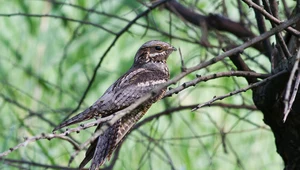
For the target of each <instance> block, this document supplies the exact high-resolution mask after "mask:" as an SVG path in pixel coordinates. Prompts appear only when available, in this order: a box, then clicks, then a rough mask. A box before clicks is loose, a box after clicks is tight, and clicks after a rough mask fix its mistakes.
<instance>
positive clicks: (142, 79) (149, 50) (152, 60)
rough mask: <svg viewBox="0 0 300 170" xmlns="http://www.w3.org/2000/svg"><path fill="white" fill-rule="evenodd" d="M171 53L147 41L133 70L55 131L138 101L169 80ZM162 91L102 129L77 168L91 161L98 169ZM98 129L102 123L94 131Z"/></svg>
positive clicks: (159, 43)
mask: <svg viewBox="0 0 300 170" xmlns="http://www.w3.org/2000/svg"><path fill="white" fill-rule="evenodd" d="M174 50H176V49H175V48H174V47H172V46H171V45H170V44H168V43H165V42H162V41H157V40H152V41H148V42H146V43H145V44H143V45H142V46H141V47H140V49H139V50H138V51H137V53H136V55H135V58H134V63H133V65H132V67H131V68H130V69H129V70H128V71H127V72H126V73H125V74H124V75H123V76H122V77H120V78H119V79H118V80H117V81H116V82H115V83H114V84H113V85H111V86H110V87H109V88H108V89H107V90H106V92H105V93H104V94H103V95H102V97H100V98H99V99H98V100H97V101H96V102H95V103H94V104H93V105H92V106H90V107H89V108H87V109H86V110H85V111H83V112H82V113H80V114H78V115H76V116H74V117H72V118H71V119H69V120H66V121H65V122H63V123H61V124H60V125H59V126H57V127H56V128H55V129H54V130H57V129H60V128H62V127H65V126H68V125H71V124H74V123H78V122H82V121H84V120H88V119H91V118H94V117H106V116H109V115H111V114H113V113H115V112H117V111H121V110H122V109H125V108H127V107H128V106H130V105H132V104H133V103H135V102H136V101H137V100H138V99H139V98H141V97H142V96H144V95H145V94H148V93H150V92H151V91H152V90H153V89H155V88H156V87H158V86H159V85H161V84H162V83H165V82H166V81H168V80H169V70H168V67H167V64H166V60H167V58H168V56H169V55H170V54H171V53H172V52H173V51H174ZM165 91H166V88H165V89H162V90H161V91H160V92H159V93H157V95H155V96H153V97H152V98H151V99H149V100H148V101H146V102H144V103H142V104H141V105H140V106H138V107H137V108H135V109H134V110H132V111H131V112H130V113H129V114H126V115H125V116H123V117H122V118H120V119H119V120H118V121H117V122H115V123H114V124H113V125H112V126H110V127H109V128H108V129H107V130H105V131H104V132H103V134H101V135H100V136H99V137H98V138H97V139H96V140H95V141H94V142H93V143H92V144H91V145H90V147H89V148H88V150H87V152H86V157H85V158H84V160H83V161H82V163H81V164H80V167H79V168H80V169H81V168H83V167H84V166H85V165H86V164H87V163H88V162H89V161H90V160H91V159H92V164H91V167H90V169H92V170H94V169H98V168H99V166H101V165H102V164H103V163H104V162H105V160H107V159H108V160H109V158H110V156H111V155H112V153H113V151H114V150H115V149H116V147H117V146H118V144H120V143H121V142H122V140H123V138H124V136H125V135H126V134H127V133H128V132H129V130H130V129H131V128H132V127H133V125H134V124H135V123H136V122H137V121H138V120H139V119H140V118H141V117H142V116H143V115H144V114H145V113H146V112H147V110H148V109H149V108H150V106H151V105H152V104H153V103H154V102H156V101H157V100H159V99H160V98H161V97H162V96H163V95H164V93H165ZM100 127H101V124H100V125H99V126H98V127H97V129H99V128H100ZM97 129H96V130H97Z"/></svg>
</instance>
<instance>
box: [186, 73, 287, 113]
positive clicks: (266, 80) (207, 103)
mask: <svg viewBox="0 0 300 170" xmlns="http://www.w3.org/2000/svg"><path fill="white" fill-rule="evenodd" d="M286 72H287V70H283V71H280V72H278V73H276V74H274V75H272V76H270V77H268V78H266V79H264V80H262V81H260V82H257V83H254V84H251V85H249V86H247V87H245V88H242V89H239V90H235V91H233V92H230V93H227V94H225V95H223V96H218V97H214V98H213V99H211V100H210V101H208V102H205V103H203V104H199V105H198V106H197V107H195V108H194V109H192V111H195V110H198V109H200V108H201V107H203V106H209V105H210V104H212V103H213V102H215V101H217V100H222V99H224V98H227V97H230V96H232V95H235V94H238V93H241V92H245V91H247V90H249V89H252V88H255V87H258V86H260V85H262V84H264V83H267V82H268V81H270V80H272V79H274V78H276V77H278V76H280V75H281V74H283V73H286Z"/></svg>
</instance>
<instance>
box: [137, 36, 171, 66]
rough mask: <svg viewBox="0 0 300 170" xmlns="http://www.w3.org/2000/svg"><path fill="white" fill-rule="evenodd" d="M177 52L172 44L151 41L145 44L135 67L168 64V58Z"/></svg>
mask: <svg viewBox="0 0 300 170" xmlns="http://www.w3.org/2000/svg"><path fill="white" fill-rule="evenodd" d="M173 51H176V48H175V47H173V46H171V45H170V44H168V43H166V42H162V41H158V40H151V41H148V42H146V43H145V44H143V45H142V46H141V47H140V49H139V50H138V51H137V53H136V55H135V58H134V65H136V64H139V65H140V64H146V63H149V62H152V63H166V60H167V58H168V56H169V55H170V54H171V53H172V52H173Z"/></svg>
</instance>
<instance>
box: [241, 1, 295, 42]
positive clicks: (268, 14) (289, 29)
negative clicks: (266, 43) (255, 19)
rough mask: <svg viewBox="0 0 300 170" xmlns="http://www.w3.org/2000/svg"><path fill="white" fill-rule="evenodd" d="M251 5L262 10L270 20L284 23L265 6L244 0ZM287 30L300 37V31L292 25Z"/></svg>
mask: <svg viewBox="0 0 300 170" xmlns="http://www.w3.org/2000/svg"><path fill="white" fill-rule="evenodd" d="M243 1H244V2H245V3H246V4H247V5H248V6H249V7H253V8H255V9H257V10H258V11H260V12H261V14H263V15H264V16H265V17H266V18H267V19H269V20H270V21H272V22H274V23H275V24H280V23H282V21H280V20H279V19H277V18H275V17H274V16H272V15H271V14H270V13H268V12H267V11H266V10H265V9H264V8H262V7H261V6H259V5H257V4H255V3H253V2H252V1H251V0H243ZM286 30H287V31H289V32H290V33H292V34H293V35H295V36H297V37H299V36H300V32H299V31H297V30H296V29H294V28H292V27H287V28H286Z"/></svg>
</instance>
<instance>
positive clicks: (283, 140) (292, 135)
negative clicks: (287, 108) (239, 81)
mask: <svg viewBox="0 0 300 170" xmlns="http://www.w3.org/2000/svg"><path fill="white" fill-rule="evenodd" d="M288 76H289V74H284V75H282V76H280V77H278V78H277V79H276V80H274V81H270V82H269V83H267V84H266V85H264V86H261V87H259V88H257V89H255V90H253V101H254V102H255V105H256V106H257V108H258V109H259V110H261V111H262V112H263V114H264V122H265V123H266V124H267V125H269V126H270V127H271V129H272V131H273V134H274V137H275V144H276V147H277V152H278V153H279V154H280V156H281V157H282V159H283V161H284V164H285V169H286V170H296V169H300V98H299V95H297V97H296V99H295V102H294V105H293V107H292V111H291V112H290V114H289V117H288V119H287V121H286V122H285V123H283V109H284V104H283V94H284V91H285V87H286V84H287V80H288Z"/></svg>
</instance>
